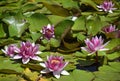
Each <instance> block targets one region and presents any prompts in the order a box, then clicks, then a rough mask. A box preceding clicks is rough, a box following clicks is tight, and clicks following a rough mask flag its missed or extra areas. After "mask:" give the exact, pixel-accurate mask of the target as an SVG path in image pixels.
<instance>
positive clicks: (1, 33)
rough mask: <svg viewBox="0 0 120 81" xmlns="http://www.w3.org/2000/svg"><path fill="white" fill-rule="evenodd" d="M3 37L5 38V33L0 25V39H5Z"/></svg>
mask: <svg viewBox="0 0 120 81" xmlns="http://www.w3.org/2000/svg"><path fill="white" fill-rule="evenodd" d="M5 36H6V33H5V32H4V29H3V26H2V23H0V38H1V37H5Z"/></svg>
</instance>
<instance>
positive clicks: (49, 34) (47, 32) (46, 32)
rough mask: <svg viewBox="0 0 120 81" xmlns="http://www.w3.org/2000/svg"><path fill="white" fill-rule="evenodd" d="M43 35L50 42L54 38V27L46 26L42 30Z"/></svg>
mask: <svg viewBox="0 0 120 81" xmlns="http://www.w3.org/2000/svg"><path fill="white" fill-rule="evenodd" d="M41 33H42V34H43V37H44V38H46V39H48V40H50V38H54V37H55V35H54V26H52V25H50V24H48V25H47V26H44V27H43V28H42V30H41Z"/></svg>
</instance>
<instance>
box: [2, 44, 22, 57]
mask: <svg viewBox="0 0 120 81" xmlns="http://www.w3.org/2000/svg"><path fill="white" fill-rule="evenodd" d="M2 51H3V52H4V53H5V55H6V56H9V57H13V56H14V55H15V53H18V52H19V51H20V50H19V48H18V47H17V46H16V45H15V44H11V45H9V46H5V50H4V49H2Z"/></svg>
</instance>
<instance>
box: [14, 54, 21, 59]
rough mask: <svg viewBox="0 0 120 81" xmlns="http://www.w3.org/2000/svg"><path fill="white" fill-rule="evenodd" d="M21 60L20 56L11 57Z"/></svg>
mask: <svg viewBox="0 0 120 81" xmlns="http://www.w3.org/2000/svg"><path fill="white" fill-rule="evenodd" d="M21 58H22V56H21V55H15V56H14V57H13V59H21Z"/></svg>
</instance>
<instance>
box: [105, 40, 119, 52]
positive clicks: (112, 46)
mask: <svg viewBox="0 0 120 81" xmlns="http://www.w3.org/2000/svg"><path fill="white" fill-rule="evenodd" d="M119 44H120V38H117V39H111V40H110V42H109V43H108V45H106V48H109V49H110V50H111V49H113V48H114V47H116V46H117V45H119Z"/></svg>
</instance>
